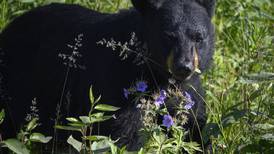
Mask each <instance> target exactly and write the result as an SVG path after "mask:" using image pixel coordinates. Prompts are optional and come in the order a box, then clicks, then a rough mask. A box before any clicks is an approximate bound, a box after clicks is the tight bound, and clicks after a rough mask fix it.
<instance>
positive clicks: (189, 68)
mask: <svg viewBox="0 0 274 154" xmlns="http://www.w3.org/2000/svg"><path fill="white" fill-rule="evenodd" d="M193 71H194V65H193V63H192V62H190V61H189V62H183V63H181V64H180V65H177V68H176V70H175V72H176V74H178V75H180V76H182V77H184V78H187V77H188V76H190V75H191V74H192V72H193Z"/></svg>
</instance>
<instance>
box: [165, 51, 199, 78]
mask: <svg viewBox="0 0 274 154" xmlns="http://www.w3.org/2000/svg"><path fill="white" fill-rule="evenodd" d="M173 60H174V54H173V52H171V53H170V54H169V56H168V58H167V67H168V71H169V72H170V73H172V64H173ZM193 64H194V72H197V73H201V71H200V69H199V56H198V52H197V49H196V47H194V60H193Z"/></svg>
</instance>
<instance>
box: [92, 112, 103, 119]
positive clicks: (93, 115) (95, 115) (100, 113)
mask: <svg viewBox="0 0 274 154" xmlns="http://www.w3.org/2000/svg"><path fill="white" fill-rule="evenodd" d="M90 116H91V117H94V118H99V117H103V116H104V112H97V113H93V114H92V115H90Z"/></svg>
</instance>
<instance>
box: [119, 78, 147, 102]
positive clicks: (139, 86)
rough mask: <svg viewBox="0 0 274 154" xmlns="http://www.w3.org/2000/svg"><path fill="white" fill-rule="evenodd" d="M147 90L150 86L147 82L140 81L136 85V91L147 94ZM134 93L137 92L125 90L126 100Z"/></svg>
mask: <svg viewBox="0 0 274 154" xmlns="http://www.w3.org/2000/svg"><path fill="white" fill-rule="evenodd" d="M147 88H148V86H147V84H146V82H145V81H139V82H137V83H136V87H135V89H136V91H139V92H145V91H146V90H147ZM133 92H135V90H128V89H125V88H124V89H123V93H124V97H125V98H126V99H128V96H129V95H130V94H132V93H133Z"/></svg>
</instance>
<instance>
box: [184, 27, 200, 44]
mask: <svg viewBox="0 0 274 154" xmlns="http://www.w3.org/2000/svg"><path fill="white" fill-rule="evenodd" d="M186 33H187V35H188V37H189V38H190V39H191V40H192V41H193V42H195V43H201V42H203V40H204V38H203V35H202V33H200V32H198V31H193V30H187V32H186Z"/></svg>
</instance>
